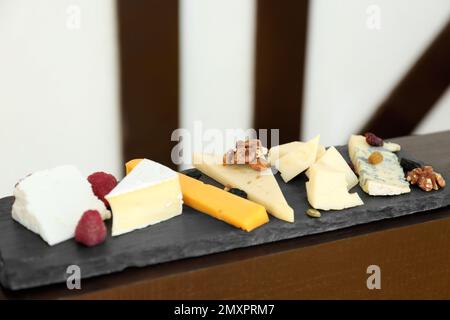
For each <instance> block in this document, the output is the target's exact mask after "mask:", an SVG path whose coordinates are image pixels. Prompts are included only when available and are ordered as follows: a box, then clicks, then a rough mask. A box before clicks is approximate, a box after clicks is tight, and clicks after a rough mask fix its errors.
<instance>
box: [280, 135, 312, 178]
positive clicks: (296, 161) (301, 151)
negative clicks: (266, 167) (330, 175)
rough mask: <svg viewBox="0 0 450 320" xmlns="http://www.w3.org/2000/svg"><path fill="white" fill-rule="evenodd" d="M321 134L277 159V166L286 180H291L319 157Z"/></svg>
mask: <svg viewBox="0 0 450 320" xmlns="http://www.w3.org/2000/svg"><path fill="white" fill-rule="evenodd" d="M319 140H320V136H316V137H315V138H313V139H311V140H309V141H308V142H306V143H303V144H302V145H301V146H299V147H298V148H297V149H296V150H294V151H291V152H289V153H288V154H286V155H284V156H282V157H281V158H279V159H278V160H275V161H274V162H275V168H277V170H278V171H280V173H281V177H282V178H283V180H284V182H289V181H290V180H292V179H293V178H295V177H296V176H297V175H299V174H300V173H302V172H303V171H305V170H306V169H308V168H309V167H310V166H311V165H312V164H313V163H314V162H315V161H316V158H317V150H318V147H319Z"/></svg>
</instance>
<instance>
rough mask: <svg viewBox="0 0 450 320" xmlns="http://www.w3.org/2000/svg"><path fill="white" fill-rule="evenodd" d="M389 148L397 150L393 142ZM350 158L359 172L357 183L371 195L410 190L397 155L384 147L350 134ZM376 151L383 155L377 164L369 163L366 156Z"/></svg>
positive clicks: (396, 193)
mask: <svg viewBox="0 0 450 320" xmlns="http://www.w3.org/2000/svg"><path fill="white" fill-rule="evenodd" d="M387 146H388V149H389V150H399V149H400V147H396V146H395V144H388V145H387ZM348 149H349V154H350V158H351V159H352V162H353V165H354V166H355V170H356V172H357V173H358V174H359V184H360V186H361V188H362V189H363V190H364V191H365V192H366V193H368V194H370V195H373V196H385V195H399V194H403V193H408V192H411V189H410V187H409V183H408V182H407V181H406V179H405V174H404V172H403V169H402V167H401V166H400V162H399V160H398V157H397V156H396V155H395V154H394V153H392V152H391V151H389V150H388V149H386V148H385V147H374V146H370V145H369V144H368V143H367V142H366V138H365V137H364V136H358V135H352V136H351V137H350V140H349V143H348ZM374 151H378V152H380V153H381V154H382V155H383V161H382V162H381V163H379V164H376V165H374V164H370V163H369V162H368V158H369V157H370V155H371V154H372V153H373V152H374Z"/></svg>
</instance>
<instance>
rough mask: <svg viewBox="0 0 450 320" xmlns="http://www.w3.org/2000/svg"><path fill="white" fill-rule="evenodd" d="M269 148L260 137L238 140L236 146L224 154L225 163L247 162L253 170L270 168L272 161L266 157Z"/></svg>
mask: <svg viewBox="0 0 450 320" xmlns="http://www.w3.org/2000/svg"><path fill="white" fill-rule="evenodd" d="M267 153H268V150H267V149H266V148H264V147H263V145H262V143H261V141H260V140H258V139H251V140H245V141H242V140H240V141H237V142H236V147H235V148H234V149H231V150H229V151H228V152H227V153H225V154H224V156H223V164H224V165H231V164H246V165H248V166H249V167H250V168H252V169H253V170H257V171H262V170H264V169H267V168H270V163H269V161H268V160H267V159H266V155H267Z"/></svg>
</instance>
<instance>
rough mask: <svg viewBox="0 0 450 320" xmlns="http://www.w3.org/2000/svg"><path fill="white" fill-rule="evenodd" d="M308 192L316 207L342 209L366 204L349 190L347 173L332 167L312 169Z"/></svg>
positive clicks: (309, 199) (310, 202)
mask: <svg viewBox="0 0 450 320" xmlns="http://www.w3.org/2000/svg"><path fill="white" fill-rule="evenodd" d="M306 193H307V196H308V202H309V204H310V205H311V206H312V207H313V208H315V209H321V210H342V209H346V208H351V207H355V206H360V205H363V204H364V203H363V201H362V200H361V198H360V197H359V195H358V194H357V193H349V192H348V189H347V180H346V178H345V173H343V172H338V171H333V170H330V169H322V170H312V171H311V172H310V179H309V181H308V182H306Z"/></svg>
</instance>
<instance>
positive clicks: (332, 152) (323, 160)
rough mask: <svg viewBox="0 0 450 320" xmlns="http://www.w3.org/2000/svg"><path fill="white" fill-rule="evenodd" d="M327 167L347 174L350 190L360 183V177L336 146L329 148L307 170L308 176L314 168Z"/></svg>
mask: <svg viewBox="0 0 450 320" xmlns="http://www.w3.org/2000/svg"><path fill="white" fill-rule="evenodd" d="M327 168H328V169H331V170H335V171H338V172H342V173H344V174H345V179H346V180H347V187H348V190H350V189H351V188H353V187H354V186H356V185H357V184H358V177H357V176H356V174H355V173H354V172H353V170H352V169H351V168H350V166H349V165H348V163H347V161H345V159H344V158H343V157H342V155H341V154H340V153H339V151H338V150H337V149H336V148H335V147H330V148H328V150H327V151H326V152H325V154H324V155H323V156H322V157H320V159H319V160H317V161H316V162H315V163H314V165H312V166H311V167H310V168H309V169H308V170H307V171H306V176H307V177H309V176H310V173H311V171H312V170H314V169H327Z"/></svg>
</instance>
